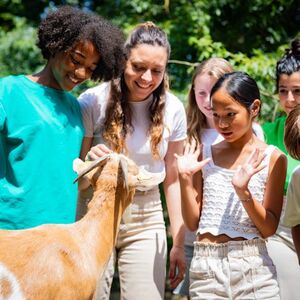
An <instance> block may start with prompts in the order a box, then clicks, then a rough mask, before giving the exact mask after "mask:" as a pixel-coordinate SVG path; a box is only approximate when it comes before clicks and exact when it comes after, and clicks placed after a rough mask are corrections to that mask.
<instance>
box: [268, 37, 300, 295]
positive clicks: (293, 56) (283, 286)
mask: <svg viewBox="0 0 300 300" xmlns="http://www.w3.org/2000/svg"><path fill="white" fill-rule="evenodd" d="M276 87H277V90H278V95H279V101H280V105H281V107H282V109H283V110H284V112H285V114H286V115H285V116H282V117H280V118H277V119H276V120H275V121H274V122H272V123H266V124H264V125H263V130H264V133H265V138H266V142H267V143H268V144H272V145H275V146H277V147H278V148H279V149H280V150H282V151H283V152H284V153H286V155H287V159H288V168H287V176H286V181H285V194H286V191H287V187H288V185H289V182H290V177H291V174H292V172H293V170H294V169H295V168H296V167H297V166H298V165H299V164H300V162H299V161H297V160H295V159H294V158H292V157H291V156H290V155H289V154H288V152H287V149H286V147H285V145H284V125H285V120H286V118H287V115H288V114H289V113H290V111H291V110H292V109H293V108H294V107H295V106H296V105H297V104H299V103H300V38H296V39H294V41H293V42H292V43H291V48H290V49H287V50H286V53H285V54H284V55H283V57H282V58H281V59H280V60H279V61H278V62H277V66H276ZM285 198H286V197H285ZM285 202H286V200H285V199H284V205H283V210H282V214H281V216H283V215H284V210H285ZM281 221H282V220H281ZM267 246H268V251H269V253H270V256H271V258H272V259H273V261H274V264H275V265H276V269H277V272H278V280H279V286H280V293H281V299H284V300H294V299H297V298H298V297H299V282H300V268H298V267H297V264H298V259H297V255H296V252H295V247H294V244H293V240H292V235H291V231H290V229H289V228H287V227H285V226H284V225H283V224H282V222H280V224H279V226H278V229H277V232H276V234H275V235H274V236H273V237H271V238H269V241H268V243H267Z"/></svg>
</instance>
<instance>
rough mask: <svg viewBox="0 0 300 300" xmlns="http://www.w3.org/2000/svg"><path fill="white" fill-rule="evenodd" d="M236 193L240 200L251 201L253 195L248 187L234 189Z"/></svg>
mask: <svg viewBox="0 0 300 300" xmlns="http://www.w3.org/2000/svg"><path fill="white" fill-rule="evenodd" d="M236 193H237V195H238V197H239V199H240V201H241V202H252V201H253V197H252V195H251V192H250V191H249V190H248V189H236Z"/></svg>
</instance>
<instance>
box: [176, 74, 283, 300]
mask: <svg viewBox="0 0 300 300" xmlns="http://www.w3.org/2000/svg"><path fill="white" fill-rule="evenodd" d="M210 96H211V105H212V110H213V118H214V124H215V128H216V129H217V131H218V132H219V133H220V134H221V135H222V136H223V138H224V140H223V141H221V142H220V143H218V144H216V145H212V146H205V147H203V151H202V154H200V148H199V147H197V146H196V144H195V143H191V144H187V145H186V148H185V152H184V155H183V156H178V155H177V156H176V157H177V165H178V171H179V174H180V185H181V196H182V214H183V218H184V222H185V225H186V226H187V228H188V229H189V230H191V231H194V230H197V240H196V242H195V244H194V246H195V250H194V255H193V260H192V263H191V267H190V297H191V299H197V300H199V299H237V298H239V299H279V288H278V283H277V280H276V270H275V267H274V265H273V262H272V260H271V258H270V257H269V255H268V253H267V250H266V246H265V240H264V239H265V238H266V237H268V236H270V235H272V234H274V233H275V231H276V228H277V226H278V222H279V217H280V213H281V208H282V199H283V187H284V180H285V175H286V157H285V155H284V154H283V153H282V152H281V151H280V150H279V149H277V148H275V147H274V146H267V145H266V144H265V143H264V142H262V141H261V140H259V139H258V138H257V137H256V136H255V135H254V134H253V130H252V122H253V120H254V119H255V117H256V116H257V115H258V113H259V110H260V107H261V101H260V100H259V99H260V95H259V90H258V87H257V84H256V82H255V81H254V80H253V79H252V78H251V77H250V76H249V75H248V74H246V73H243V72H233V73H228V74H225V75H224V76H223V77H222V78H220V79H219V80H218V81H217V83H216V84H215V85H214V87H213V88H212V91H211V94H210Z"/></svg>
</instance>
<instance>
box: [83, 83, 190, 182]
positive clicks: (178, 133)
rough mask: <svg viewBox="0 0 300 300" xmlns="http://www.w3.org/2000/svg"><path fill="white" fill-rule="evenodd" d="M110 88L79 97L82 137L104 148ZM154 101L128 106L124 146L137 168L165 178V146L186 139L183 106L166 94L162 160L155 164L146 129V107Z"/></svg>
mask: <svg viewBox="0 0 300 300" xmlns="http://www.w3.org/2000/svg"><path fill="white" fill-rule="evenodd" d="M109 91H110V84H109V83H103V84H100V85H98V86H96V87H94V88H90V89H88V90H87V91H85V92H84V93H83V94H81V95H80V96H79V103H80V106H81V112H82V118H83V124H84V127H85V136H86V137H94V139H93V145H96V144H100V143H102V144H105V141H104V140H103V136H102V130H103V124H104V121H105V113H106V106H107V100H108V96H109ZM152 99H153V97H152V95H151V96H149V97H148V98H147V99H145V100H144V101H140V102H128V104H129V105H130V106H131V111H132V125H133V128H134V130H133V132H132V133H128V134H127V137H126V145H127V148H128V156H129V157H130V158H131V159H133V160H134V161H135V162H136V164H137V165H139V166H143V167H144V168H145V169H146V170H147V171H149V172H155V173H161V178H162V180H163V179H164V177H165V163H164V157H165V155H166V153H167V150H168V142H175V141H181V140H184V139H185V138H186V130H187V125H186V115H185V110H184V106H183V104H182V102H181V101H180V100H179V99H178V98H177V97H176V96H174V95H173V94H171V93H169V92H167V93H166V103H165V113H164V131H163V140H162V142H161V143H160V145H159V152H160V157H161V159H159V160H157V159H156V160H155V159H154V158H153V157H152V154H151V148H150V138H149V135H148V129H149V123H150V120H149V107H150V105H151V101H152Z"/></svg>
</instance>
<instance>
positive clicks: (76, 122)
mask: <svg viewBox="0 0 300 300" xmlns="http://www.w3.org/2000/svg"><path fill="white" fill-rule="evenodd" d="M82 138H83V125H82V121H81V113H80V107H79V104H78V102H77V100H76V98H75V97H73V96H72V95H71V94H69V93H67V92H65V91H60V90H56V89H52V88H49V87H45V86H43V85H40V84H38V83H35V82H33V81H31V80H29V79H28V78H27V77H25V76H24V75H19V76H9V77H5V78H2V79H0V228H6V229H21V228H29V227H33V226H36V225H40V224H44V223H71V222H74V221H75V212H76V200H77V185H76V184H73V180H74V179H75V177H76V174H75V173H74V172H73V169H72V162H73V160H74V159H75V158H76V157H78V156H79V151H80V146H81V142H82Z"/></svg>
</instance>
